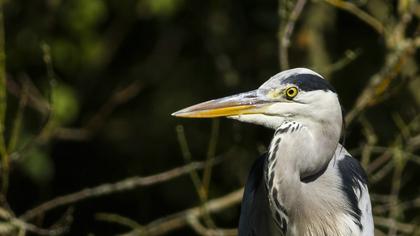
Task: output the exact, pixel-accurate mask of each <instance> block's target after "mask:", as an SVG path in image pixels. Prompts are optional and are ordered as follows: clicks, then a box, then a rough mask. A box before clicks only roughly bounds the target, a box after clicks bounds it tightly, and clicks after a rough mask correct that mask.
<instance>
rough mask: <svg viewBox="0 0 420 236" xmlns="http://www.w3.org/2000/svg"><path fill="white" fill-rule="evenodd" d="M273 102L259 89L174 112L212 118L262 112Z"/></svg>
mask: <svg viewBox="0 0 420 236" xmlns="http://www.w3.org/2000/svg"><path fill="white" fill-rule="evenodd" d="M269 103H271V102H270V101H268V100H267V99H266V98H265V96H263V95H260V94H259V91H258V90H253V91H250V92H246V93H240V94H237V95H233V96H229V97H224V98H219V99H214V100H210V101H207V102H203V103H199V104H197V105H194V106H190V107H187V108H185V109H182V110H179V111H177V112H174V113H172V115H173V116H177V117H186V118H211V117H222V116H237V115H243V114H257V113H262V112H263V110H264V107H265V106H266V105H267V104H269Z"/></svg>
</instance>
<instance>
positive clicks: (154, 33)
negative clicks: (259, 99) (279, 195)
mask: <svg viewBox="0 0 420 236" xmlns="http://www.w3.org/2000/svg"><path fill="white" fill-rule="evenodd" d="M1 4H2V8H1V13H0V14H2V15H1V20H0V59H1V60H0V90H1V91H0V124H1V125H0V134H1V138H0V154H1V195H0V203H1V208H0V218H1V222H0V235H117V234H125V235H163V234H165V235H200V234H201V235H221V234H222V233H223V234H224V235H235V233H236V232H235V230H234V228H236V227H237V224H238V217H239V208H240V204H239V202H240V192H238V191H240V188H241V187H242V186H243V185H244V183H245V180H246V176H247V174H248V171H249V169H250V166H251V165H252V163H253V161H255V160H256V158H257V157H258V156H259V155H261V154H262V153H264V152H265V150H266V149H267V146H268V144H269V141H270V139H271V137H272V133H273V132H272V131H271V130H267V129H265V128H262V127H257V126H253V125H249V124H243V123H238V122H235V121H231V120H227V119H220V120H183V119H176V118H174V117H171V116H170V114H171V113H172V112H174V111H177V110H179V109H181V108H184V107H186V106H189V105H192V104H195V103H198V102H201V101H205V100H209V99H212V98H217V97H221V96H226V95H230V94H235V93H238V92H243V91H248V90H251V89H255V88H257V87H258V86H259V85H260V84H262V83H263V82H264V81H266V80H267V79H268V78H269V77H270V76H272V75H274V74H276V73H278V72H279V71H281V70H284V69H287V68H293V67H308V68H311V69H313V70H316V71H317V72H319V73H321V74H323V75H324V76H325V77H326V78H327V79H328V80H330V81H331V83H332V84H333V85H334V86H335V87H336V89H337V91H338V93H339V95H340V98H341V102H342V104H343V106H344V109H345V111H346V123H347V131H346V139H345V145H346V147H347V149H348V150H349V151H350V152H351V153H352V154H353V156H354V157H356V158H357V159H359V160H360V161H361V163H362V165H363V166H364V167H365V169H366V170H367V173H368V175H369V179H370V191H371V198H372V204H373V212H374V215H375V224H376V228H377V231H376V235H420V227H419V225H420V187H419V184H418V181H419V179H420V172H419V170H420V166H419V165H420V117H419V114H420V113H419V110H420V79H419V78H420V77H419V76H420V75H419V63H420V56H419V48H420V26H419V19H420V3H419V2H418V1H416V0H399V1H387V0H348V1H344V0H295V1H294V0H279V1H269V0H263V1H252V0H230V1H222V0H210V1H190V0H72V1H64V0H43V1H31V0H15V1H7V0H5V1H2V2H1ZM4 55H5V58H6V60H5V62H4V60H3V59H4V57H3V56H4ZM182 166H184V167H183V168H178V167H182ZM174 168H177V169H174ZM170 170H172V171H170ZM167 171H170V172H167ZM159 173H161V174H160V175H159ZM135 176H142V177H147V176H149V177H147V178H131V179H128V180H127V178H130V177H135ZM122 180H126V181H125V182H118V181H122ZM115 183H116V184H115ZM103 184H108V185H103ZM97 186H99V187H97ZM87 188H89V189H87ZM69 194H70V195H69ZM60 196H61V197H60ZM63 196H64V197H63ZM207 201H213V203H214V204H213V205H212V206H209V207H208V209H207V207H200V206H204V205H203V203H205V202H207ZM43 203H45V204H43ZM41 204H43V205H41ZM38 206H40V207H38ZM194 207H198V208H194ZM192 208H194V209H193V210H191V211H185V210H188V209H192ZM188 216H194V217H192V218H191V217H189V218H188Z"/></svg>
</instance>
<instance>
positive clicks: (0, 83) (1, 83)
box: [0, 1, 10, 205]
mask: <svg viewBox="0 0 420 236" xmlns="http://www.w3.org/2000/svg"><path fill="white" fill-rule="evenodd" d="M3 8H4V1H0V155H1V172H2V173H1V179H2V181H1V193H2V195H3V196H6V195H7V190H8V188H9V168H10V167H9V164H10V160H9V154H8V153H7V148H6V142H5V140H4V131H5V126H6V120H5V119H6V107H7V92H6V51H5V35H4V34H5V33H4V16H3ZM2 205H3V204H2Z"/></svg>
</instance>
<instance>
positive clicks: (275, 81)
mask: <svg viewBox="0 0 420 236" xmlns="http://www.w3.org/2000/svg"><path fill="white" fill-rule="evenodd" d="M298 74H310V75H316V76H319V77H321V78H324V77H322V75H320V74H318V73H316V72H315V71H313V70H310V69H308V68H294V69H290V70H285V71H282V72H280V73H277V74H275V75H273V76H272V77H271V78H270V79H268V80H267V81H266V82H265V83H264V84H262V85H261V86H260V88H274V87H278V86H279V84H280V83H279V82H280V81H282V80H284V79H286V78H289V77H291V76H294V75H298Z"/></svg>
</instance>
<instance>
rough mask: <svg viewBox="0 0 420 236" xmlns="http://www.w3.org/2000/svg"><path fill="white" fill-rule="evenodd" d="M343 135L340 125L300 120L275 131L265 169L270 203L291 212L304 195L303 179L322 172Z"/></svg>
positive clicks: (288, 123) (289, 122) (283, 125)
mask: <svg viewBox="0 0 420 236" xmlns="http://www.w3.org/2000/svg"><path fill="white" fill-rule="evenodd" d="M340 132H341V127H339V126H337V125H336V126H334V125H318V124H317V123H315V122H314V123H310V122H298V121H286V122H284V123H283V124H282V125H281V126H280V127H279V128H278V129H277V130H276V132H275V134H274V137H273V140H272V143H271V145H270V150H269V156H268V159H267V166H266V183H267V189H268V192H269V202H270V203H271V204H272V205H273V206H276V205H281V206H283V208H284V211H288V210H289V209H290V208H291V206H292V205H293V204H294V203H295V201H296V200H297V199H298V196H300V195H301V186H302V184H303V182H302V180H305V179H308V178H309V179H311V178H312V177H313V178H317V177H319V175H321V174H322V173H323V170H325V168H326V167H327V166H328V163H329V162H330V161H331V159H332V158H333V156H334V152H335V150H336V147H337V145H338V141H339V137H340ZM311 181H312V179H311ZM291 196H292V197H291ZM276 199H277V200H276ZM276 201H278V202H279V203H276ZM274 209H276V208H274ZM277 209H280V210H281V207H277Z"/></svg>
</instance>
